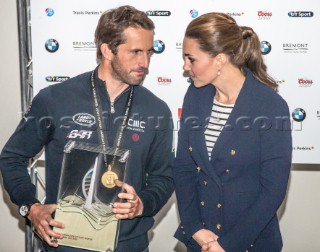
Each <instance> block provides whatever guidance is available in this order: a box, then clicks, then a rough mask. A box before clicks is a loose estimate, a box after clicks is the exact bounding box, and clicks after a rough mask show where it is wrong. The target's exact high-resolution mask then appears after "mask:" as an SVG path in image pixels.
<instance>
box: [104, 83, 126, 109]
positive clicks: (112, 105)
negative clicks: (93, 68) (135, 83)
mask: <svg viewBox="0 0 320 252" xmlns="http://www.w3.org/2000/svg"><path fill="white" fill-rule="evenodd" d="M129 87H130V86H129ZM129 87H128V88H126V89H125V90H123V91H122V93H120V94H119V95H118V96H117V97H116V99H114V102H111V101H110V96H109V93H108V90H106V92H107V95H108V98H109V101H110V112H111V114H114V113H115V112H116V109H115V106H114V105H115V103H116V101H117V100H118V99H119V98H120V96H121V95H123V94H124V93H125V92H127V91H128V90H129Z"/></svg>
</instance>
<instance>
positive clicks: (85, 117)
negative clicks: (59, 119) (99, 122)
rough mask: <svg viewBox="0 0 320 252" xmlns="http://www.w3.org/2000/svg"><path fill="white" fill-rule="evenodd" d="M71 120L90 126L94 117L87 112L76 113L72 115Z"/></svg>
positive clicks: (93, 121) (94, 120)
mask: <svg viewBox="0 0 320 252" xmlns="http://www.w3.org/2000/svg"><path fill="white" fill-rule="evenodd" d="M72 120H73V121H74V122H75V123H76V124H79V125H81V126H87V127H90V126H92V125H93V124H95V123H96V119H95V117H94V116H93V115H90V114H88V113H78V114H76V115H74V116H73V117H72Z"/></svg>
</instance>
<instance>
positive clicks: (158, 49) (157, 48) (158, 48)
mask: <svg viewBox="0 0 320 252" xmlns="http://www.w3.org/2000/svg"><path fill="white" fill-rule="evenodd" d="M164 49H165V45H164V43H163V42H162V41H161V40H155V41H154V42H153V52H154V53H157V54H159V53H162V52H163V51H164Z"/></svg>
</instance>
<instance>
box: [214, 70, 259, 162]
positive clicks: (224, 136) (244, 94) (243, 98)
mask: <svg viewBox="0 0 320 252" xmlns="http://www.w3.org/2000/svg"><path fill="white" fill-rule="evenodd" d="M254 82H255V80H254V78H253V76H252V74H251V72H250V71H247V77H246V79H245V82H244V84H243V86H242V89H241V91H240V93H239V96H238V98H237V100H236V103H235V106H234V108H233V110H232V112H231V114H230V116H229V118H228V120H227V122H226V125H225V127H224V128H223V130H222V131H221V133H220V135H219V137H218V140H217V142H216V143H215V145H214V148H213V150H212V153H211V162H213V161H214V160H215V159H216V158H217V157H218V154H219V152H220V151H221V150H222V149H223V148H224V146H225V144H226V143H227V142H228V141H229V139H230V138H231V136H232V135H233V134H235V133H236V132H237V131H238V130H239V127H237V120H238V119H239V118H241V117H244V116H249V115H250V111H251V110H252V109H253V108H254V106H255V105H254V94H253V92H252V91H253V87H254Z"/></svg>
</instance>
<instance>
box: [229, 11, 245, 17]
mask: <svg viewBox="0 0 320 252" xmlns="http://www.w3.org/2000/svg"><path fill="white" fill-rule="evenodd" d="M226 14H227V15H229V16H231V17H241V16H243V15H244V12H227V13H226Z"/></svg>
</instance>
